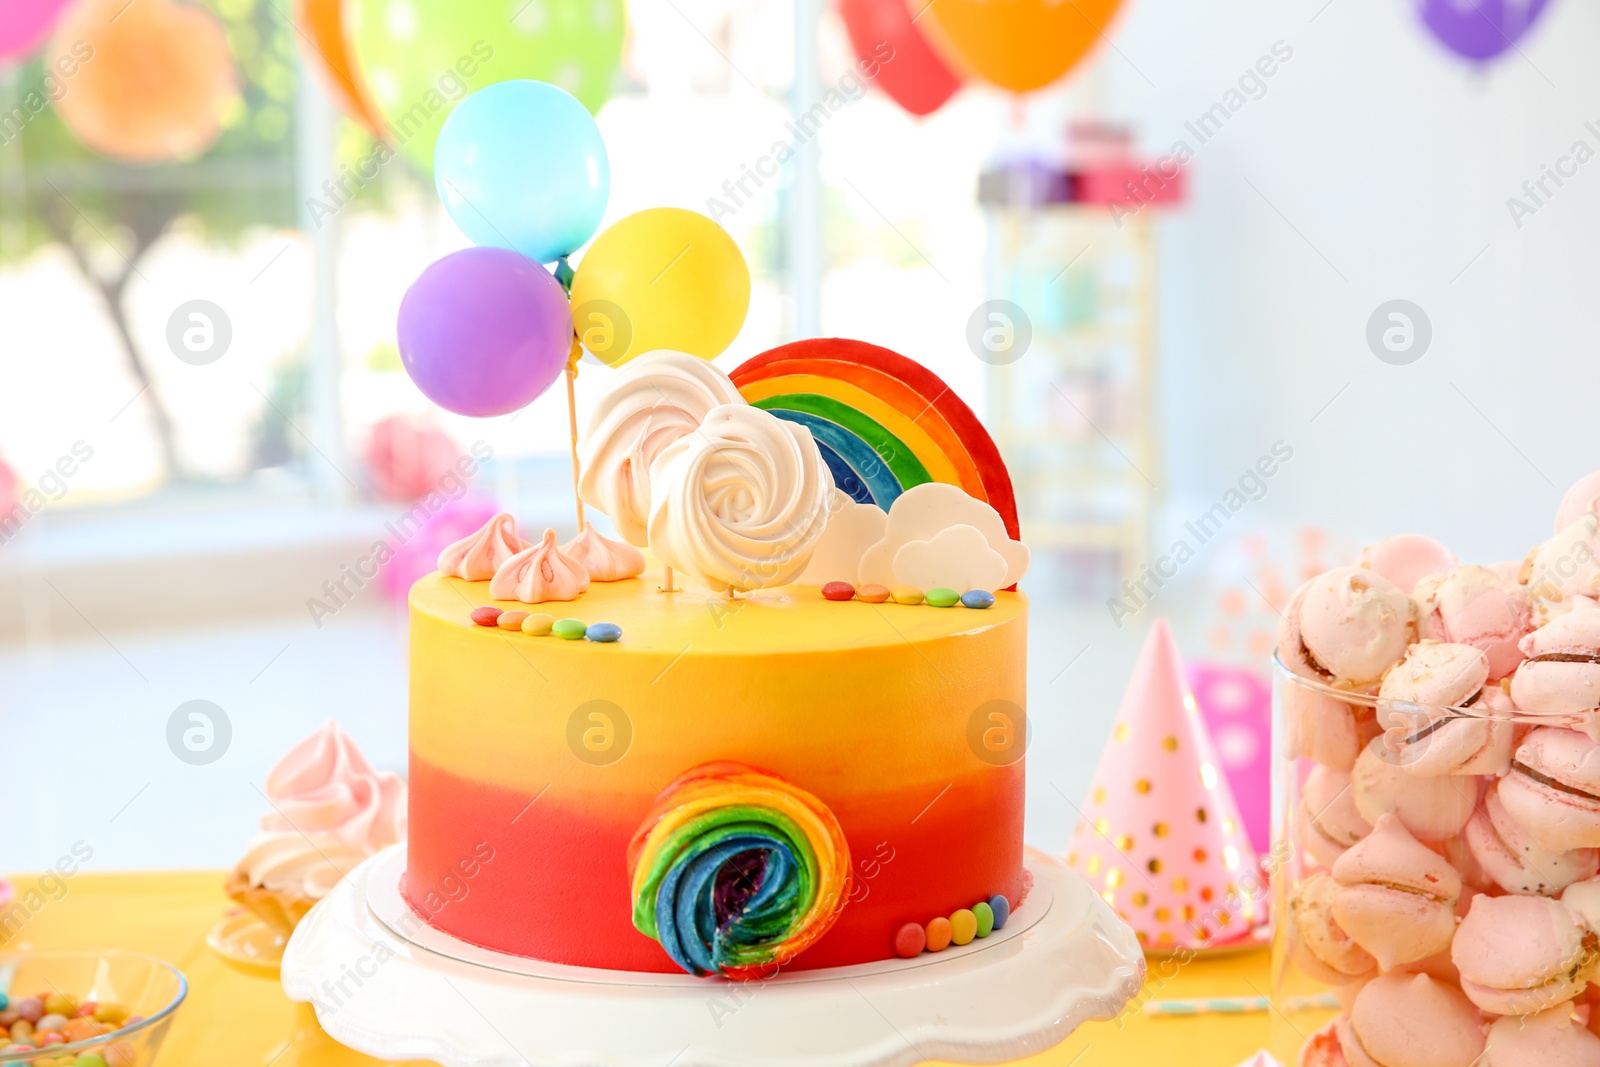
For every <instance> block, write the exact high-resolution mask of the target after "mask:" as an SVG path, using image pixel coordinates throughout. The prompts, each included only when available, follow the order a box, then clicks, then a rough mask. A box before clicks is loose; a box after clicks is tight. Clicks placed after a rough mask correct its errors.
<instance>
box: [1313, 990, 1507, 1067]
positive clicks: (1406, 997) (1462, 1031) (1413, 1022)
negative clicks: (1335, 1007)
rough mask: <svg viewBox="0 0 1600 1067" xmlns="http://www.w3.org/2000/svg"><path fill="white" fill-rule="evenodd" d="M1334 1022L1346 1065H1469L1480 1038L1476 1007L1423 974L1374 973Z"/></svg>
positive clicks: (1480, 1046)
mask: <svg viewBox="0 0 1600 1067" xmlns="http://www.w3.org/2000/svg"><path fill="white" fill-rule="evenodd" d="M1335 1028H1336V1032H1337V1033H1338V1036H1339V1045H1340V1049H1341V1051H1342V1052H1343V1054H1344V1057H1345V1059H1346V1060H1347V1061H1348V1062H1349V1065H1350V1067H1473V1065H1474V1064H1475V1063H1476V1062H1477V1060H1478V1057H1479V1056H1480V1055H1482V1054H1483V1046H1484V1040H1485V1036H1484V1026H1483V1016H1482V1015H1480V1014H1479V1013H1478V1010H1477V1009H1476V1008H1474V1007H1473V1006H1472V1004H1470V1003H1469V1002H1468V1001H1467V998H1466V997H1463V996H1462V995H1461V994H1460V993H1459V992H1457V991H1456V990H1455V989H1452V988H1451V987H1450V986H1447V985H1445V984H1444V983H1442V982H1437V981H1434V979H1432V978H1430V977H1429V976H1428V975H1425V974H1386V975H1383V976H1382V977H1379V978H1374V979H1373V980H1372V981H1370V982H1368V983H1367V985H1366V986H1365V988H1363V989H1362V990H1361V992H1360V994H1358V995H1357V996H1356V1002H1355V1004H1354V1006H1352V1007H1351V1009H1350V1014H1349V1015H1348V1016H1346V1017H1342V1018H1340V1019H1338V1020H1337V1021H1336V1023H1335Z"/></svg>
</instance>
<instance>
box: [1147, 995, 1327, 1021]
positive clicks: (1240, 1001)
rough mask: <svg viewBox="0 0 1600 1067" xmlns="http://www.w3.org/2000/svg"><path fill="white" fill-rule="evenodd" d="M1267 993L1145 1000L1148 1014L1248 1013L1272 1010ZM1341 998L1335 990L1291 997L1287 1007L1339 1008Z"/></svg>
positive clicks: (1315, 1009)
mask: <svg viewBox="0 0 1600 1067" xmlns="http://www.w3.org/2000/svg"><path fill="white" fill-rule="evenodd" d="M1271 1007H1272V1004H1271V1002H1270V1001H1269V1000H1268V999H1267V998H1266V997H1195V998H1191V999H1186V1000H1152V1001H1150V1002H1148V1003H1147V1004H1145V1006H1144V1013H1145V1014H1146V1015H1158V1016H1161V1015H1170V1016H1181V1015H1249V1014H1251V1013H1252V1012H1261V1011H1269V1010H1271ZM1338 1007H1339V999H1338V998H1337V997H1335V996H1334V995H1333V994H1332V993H1321V994H1318V995H1317V996H1313V997H1290V998H1289V999H1288V1000H1286V1001H1285V1002H1284V1010H1286V1011H1327V1010H1333V1009H1337V1008H1338Z"/></svg>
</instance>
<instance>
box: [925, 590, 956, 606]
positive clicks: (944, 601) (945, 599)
mask: <svg viewBox="0 0 1600 1067" xmlns="http://www.w3.org/2000/svg"><path fill="white" fill-rule="evenodd" d="M960 599H961V594H960V593H958V592H956V591H955V590H954V589H947V588H945V587H944V586H942V585H941V586H939V587H938V588H937V589H930V590H928V603H930V604H932V605H933V606H934V607H936V608H953V607H955V606H956V603H957V602H958V601H960Z"/></svg>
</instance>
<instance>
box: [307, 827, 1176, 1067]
mask: <svg viewBox="0 0 1600 1067" xmlns="http://www.w3.org/2000/svg"><path fill="white" fill-rule="evenodd" d="M1026 862H1027V866H1028V868H1029V870H1031V871H1032V872H1033V876H1034V884H1033V890H1032V891H1031V892H1030V893H1029V895H1028V898H1027V900H1026V901H1024V902H1023V905H1022V907H1021V908H1019V909H1017V912H1016V913H1015V914H1014V915H1012V917H1011V919H1010V921H1009V922H1007V923H1006V927H1005V929H1004V930H1001V931H998V932H997V933H994V934H991V935H990V936H989V937H987V938H984V939H982V940H978V941H973V942H972V943H971V944H969V945H965V946H962V947H951V948H948V949H946V950H944V951H943V952H939V953H924V954H923V955H921V956H919V957H917V958H916V959H913V960H890V961H886V962H883V963H872V964H863V965H860V966H856V967H840V968H831V969H827V970H814V971H799V972H795V973H785V974H780V975H778V976H777V977H775V978H772V979H768V980H765V981H752V982H744V983H737V982H728V981H725V980H722V979H716V978H693V977H691V976H689V975H670V974H640V973H635V972H629V971H606V970H598V969H593V968H584V967H572V966H565V965H561V964H550V963H542V962H539V961H536V960H528V959H524V958H521V957H517V956H507V955H504V954H502V953H497V952H490V951H488V950H486V949H481V948H477V947H475V946H472V945H468V944H466V943H465V942H462V941H458V940H456V939H455V938H452V937H450V936H448V935H446V934H443V933H441V932H439V931H438V930H435V929H433V928H432V927H430V926H427V925H426V924H424V923H420V922H417V921H415V920H414V919H413V918H412V916H411V912H410V910H409V909H408V908H407V907H406V905H405V904H404V902H403V901H401V899H400V894H399V880H400V874H401V872H402V871H404V869H405V848H404V846H403V845H401V846H396V847H395V848H393V849H390V850H387V851H385V852H383V853H380V854H379V855H377V856H374V857H373V858H372V859H370V860H368V861H367V862H366V863H364V864H362V865H361V866H360V867H359V868H357V869H356V870H355V871H353V872H351V874H350V876H349V877H348V878H346V879H345V880H344V881H343V882H341V883H340V884H339V886H338V887H337V888H335V889H334V891H333V892H332V893H331V894H330V895H329V896H328V898H327V899H326V900H324V901H323V902H322V903H321V904H319V905H318V906H317V907H316V908H314V909H312V911H311V914H310V915H308V916H307V917H306V918H305V920H304V921H302V922H301V924H300V926H299V928H298V929H297V930H296V931H295V933H294V937H293V938H292V939H291V940H290V942H289V946H288V948H287V950H286V951H285V953H284V957H283V986H284V990H285V991H286V992H287V993H288V995H289V996H290V997H291V998H292V999H294V1000H299V1001H310V1002H311V1003H312V1005H313V1006H314V1007H315V1008H316V1012H317V1018H318V1019H319V1021H320V1022H321V1023H322V1025H323V1027H324V1028H325V1029H326V1030H327V1031H328V1033H329V1034H331V1035H332V1036H333V1037H334V1038H336V1039H337V1040H339V1041H340V1042H342V1043H344V1044H346V1045H349V1046H350V1047H352V1048H355V1049H358V1050H360V1051H362V1052H365V1053H367V1054H368V1055H371V1056H377V1057H379V1058H383V1059H389V1060H406V1059H431V1060H436V1061H438V1062H439V1063H441V1064H443V1065H444V1067H530V1065H537V1067H669V1065H670V1067H749V1065H750V1064H756V1063H759V1064H762V1065H764V1067H801V1065H805V1067H910V1065H912V1064H917V1063H921V1062H923V1061H925V1060H930V1059H942V1060H951V1061H955V1062H959V1063H1002V1062H1006V1061H1009V1060H1013V1059H1018V1058H1020V1057H1023V1056H1027V1055H1031V1054H1033V1053H1036V1052H1040V1051H1042V1050H1044V1049H1047V1048H1050V1047H1051V1046H1053V1045H1055V1044H1058V1043H1059V1042H1060V1041H1062V1040H1063V1039H1065V1038H1066V1036H1067V1035H1068V1034H1070V1033H1071V1032H1072V1031H1073V1030H1074V1029H1076V1028H1077V1027H1078V1026H1079V1025H1080V1024H1082V1023H1084V1022H1086V1021H1088V1020H1090V1019H1110V1018H1113V1017H1114V1016H1115V1015H1116V1014H1117V1012H1119V1011H1120V1010H1121V1009H1122V1007H1123V1005H1124V1004H1126V1003H1127V1002H1128V1000H1129V999H1131V998H1132V997H1133V995H1134V994H1135V993H1137V992H1138V990H1139V986H1140V984H1141V983H1142V982H1143V979H1144V957H1143V955H1142V954H1141V953H1140V951H1139V944H1138V941H1137V939H1136V938H1135V937H1134V935H1133V931H1132V930H1131V929H1129V928H1128V926H1127V925H1126V924H1124V923H1123V922H1121V921H1120V920H1119V919H1117V917H1116V916H1115V915H1114V914H1112V912H1111V909H1110V908H1109V907H1107V906H1106V904H1105V902H1104V901H1102V900H1101V899H1100V898H1099V897H1098V896H1097V895H1095V894H1094V893H1093V892H1092V891H1091V890H1090V889H1089V887H1088V886H1087V885H1086V884H1085V883H1084V882H1083V881H1082V880H1081V879H1080V878H1079V877H1078V876H1077V875H1075V874H1073V873H1072V872H1071V871H1069V870H1067V868H1066V867H1065V866H1064V865H1063V864H1061V862H1060V861H1058V860H1056V859H1053V858H1051V857H1049V856H1046V855H1045V854H1044V853H1042V852H1038V851H1035V850H1033V849H1029V850H1028V853H1027V859H1026ZM885 936H886V937H887V936H888V933H887V932H885Z"/></svg>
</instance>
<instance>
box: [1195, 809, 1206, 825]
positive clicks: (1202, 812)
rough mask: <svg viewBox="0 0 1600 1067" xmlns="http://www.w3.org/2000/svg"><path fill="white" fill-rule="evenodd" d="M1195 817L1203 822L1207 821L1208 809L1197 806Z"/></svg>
mask: <svg viewBox="0 0 1600 1067" xmlns="http://www.w3.org/2000/svg"><path fill="white" fill-rule="evenodd" d="M1194 817H1195V818H1196V819H1199V820H1200V821H1201V822H1205V821H1206V818H1207V816H1206V809H1205V808H1196V809H1195V813H1194Z"/></svg>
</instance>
